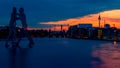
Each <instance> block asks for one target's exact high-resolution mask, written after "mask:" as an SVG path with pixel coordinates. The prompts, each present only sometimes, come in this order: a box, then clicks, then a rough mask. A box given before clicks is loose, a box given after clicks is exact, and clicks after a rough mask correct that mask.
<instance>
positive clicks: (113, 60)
mask: <svg viewBox="0 0 120 68" xmlns="http://www.w3.org/2000/svg"><path fill="white" fill-rule="evenodd" d="M92 58H93V60H92V62H91V64H92V68H120V45H118V44H117V42H116V41H114V42H113V44H111V43H107V44H101V45H100V46H94V47H93V52H92Z"/></svg>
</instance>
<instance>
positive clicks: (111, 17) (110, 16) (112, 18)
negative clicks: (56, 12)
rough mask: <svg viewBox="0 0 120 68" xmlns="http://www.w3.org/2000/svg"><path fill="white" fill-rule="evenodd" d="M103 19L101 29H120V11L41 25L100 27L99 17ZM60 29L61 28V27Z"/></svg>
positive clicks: (110, 11)
mask: <svg viewBox="0 0 120 68" xmlns="http://www.w3.org/2000/svg"><path fill="white" fill-rule="evenodd" d="M99 14H100V17H101V21H100V27H104V24H110V26H111V27H114V26H115V27H116V28H120V10H109V11H104V12H100V13H96V14H89V15H86V16H83V17H77V18H70V19H66V20H60V21H51V22H43V23H41V22H40V24H47V25H51V24H52V25H59V24H66V25H67V24H69V25H77V24H92V25H93V27H98V26H99V21H98V17H99ZM59 29H60V27H59Z"/></svg>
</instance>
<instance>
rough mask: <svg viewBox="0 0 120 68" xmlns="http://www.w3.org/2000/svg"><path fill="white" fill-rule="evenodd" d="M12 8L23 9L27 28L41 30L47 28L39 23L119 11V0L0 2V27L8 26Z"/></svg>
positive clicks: (2, 0) (19, 0)
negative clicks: (107, 11)
mask: <svg viewBox="0 0 120 68" xmlns="http://www.w3.org/2000/svg"><path fill="white" fill-rule="evenodd" d="M13 6H16V7H17V8H18V9H19V8H20V7H24V9H25V13H26V16H27V23H28V25H29V27H34V28H42V27H49V26H48V25H41V24H39V23H41V22H51V21H60V20H67V19H72V18H78V17H82V16H86V15H89V14H96V13H99V12H102V11H106V10H114V9H120V0H112V1H110V0H39V1H38V0H29V1H27V0H0V7H1V11H0V25H8V24H9V19H10V14H11V10H12V7H13ZM18 23H19V21H18ZM19 24H20V23H19Z"/></svg>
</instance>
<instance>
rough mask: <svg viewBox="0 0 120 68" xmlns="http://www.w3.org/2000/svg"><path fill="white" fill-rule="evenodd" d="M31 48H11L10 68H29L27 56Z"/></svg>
mask: <svg viewBox="0 0 120 68" xmlns="http://www.w3.org/2000/svg"><path fill="white" fill-rule="evenodd" d="M28 51H29V49H27V48H23V49H22V48H20V49H17V48H11V49H9V56H8V57H9V67H10V68H27V66H26V65H27V64H26V63H27V56H28Z"/></svg>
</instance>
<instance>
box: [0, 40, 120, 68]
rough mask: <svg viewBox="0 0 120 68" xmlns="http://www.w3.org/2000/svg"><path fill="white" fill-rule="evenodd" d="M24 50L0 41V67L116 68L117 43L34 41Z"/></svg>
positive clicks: (23, 44) (24, 43) (119, 55)
mask: <svg viewBox="0 0 120 68" xmlns="http://www.w3.org/2000/svg"><path fill="white" fill-rule="evenodd" d="M34 41H35V45H34V46H33V48H28V45H27V44H28V41H27V39H23V41H21V43H20V47H21V48H11V47H10V48H5V47H4V43H5V42H4V41H0V45H1V46H0V68H119V67H120V43H119V42H114V41H113V42H110V41H97V40H80V39H79V40H78V39H68V38H34Z"/></svg>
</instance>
